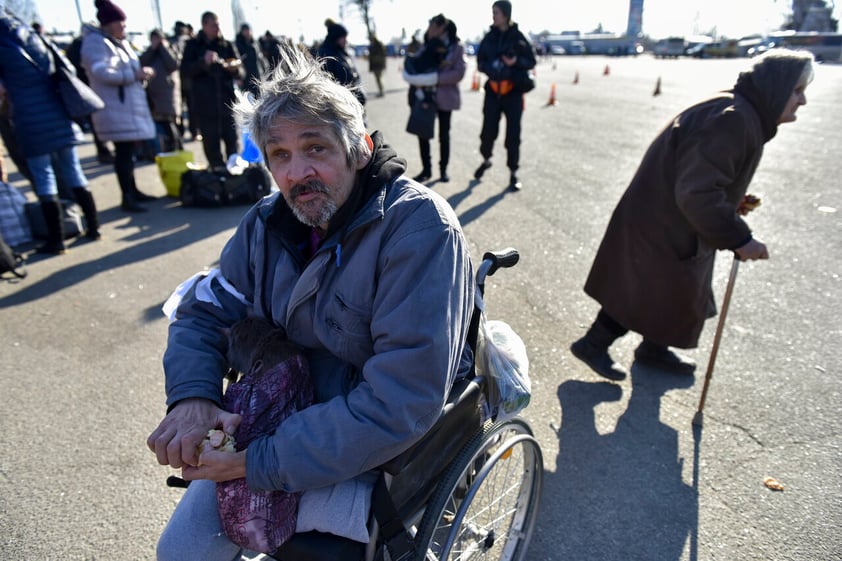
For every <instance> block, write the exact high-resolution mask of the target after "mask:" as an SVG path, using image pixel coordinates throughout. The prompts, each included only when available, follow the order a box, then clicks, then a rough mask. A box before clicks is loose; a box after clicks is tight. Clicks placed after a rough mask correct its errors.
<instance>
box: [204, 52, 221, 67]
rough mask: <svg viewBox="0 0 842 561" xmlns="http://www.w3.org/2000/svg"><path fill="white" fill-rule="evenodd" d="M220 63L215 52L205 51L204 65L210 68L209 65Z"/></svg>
mask: <svg viewBox="0 0 842 561" xmlns="http://www.w3.org/2000/svg"><path fill="white" fill-rule="evenodd" d="M217 62H220V60H219V54H217V52H216V51H205V64H207V65H208V66H210V65H211V64H214V63H217Z"/></svg>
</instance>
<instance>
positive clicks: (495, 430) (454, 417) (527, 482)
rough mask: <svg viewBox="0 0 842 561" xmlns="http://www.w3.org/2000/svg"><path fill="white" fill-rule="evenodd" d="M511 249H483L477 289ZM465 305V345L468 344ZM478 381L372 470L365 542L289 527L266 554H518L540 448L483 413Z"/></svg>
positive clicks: (525, 428)
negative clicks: (278, 545) (412, 441)
mask: <svg viewBox="0 0 842 561" xmlns="http://www.w3.org/2000/svg"><path fill="white" fill-rule="evenodd" d="M518 259H519V255H518V253H517V251H516V250H514V249H507V250H503V251H500V252H489V253H486V254H485V255H484V256H483V261H482V263H481V264H480V266H479V267H478V269H477V289H478V291H479V293H480V295H481V294H483V293H484V290H485V278H486V277H487V276H489V275H493V274H494V273H495V272H496V271H497V270H498V269H500V268H507V267H512V266H514V265H515V264H516V263H517V261H518ZM480 318H481V313H480V311H479V309H477V308H475V310H474V313H473V317H472V321H471V328H470V331H469V337H468V339H469V344H470V345H471V346H472V348H473V349H475V348H476V340H477V332H478V329H479V323H480ZM486 384H487V381H486V380H485V379H484V378H483V377H482V376H477V375H475V374H472V375H470V376H468V377H467V378H466V379H463V380H460V381H459V382H457V383H456V384H455V385H454V387H453V388H452V390H451V392H450V396H449V398H448V401H447V404H446V406H445V409H444V412H443V414H442V415H441V417H440V418H439V420H438V421H437V422H436V423H435V425H434V426H433V428H432V429H431V430H430V431H429V432H428V433H427V434H426V435H425V436H424V438H422V439H421V441H419V442H418V443H416V444H415V445H413V446H412V447H411V448H410V449H408V450H406V451H405V452H404V453H402V454H401V455H400V456H398V457H397V458H395V459H393V460H391V461H390V462H388V463H387V464H384V465H383V466H381V468H380V475H379V478H378V482H377V484H376V485H375V489H374V493H373V496H372V516H371V517H370V518H371V520H370V522H369V539H370V541H369V543H368V544H362V543H359V542H354V541H352V540H349V539H346V538H341V537H338V536H333V535H331V534H324V533H319V532H307V533H302V534H295V535H294V536H293V537H292V538H291V539H290V540H289V541H287V542H286V543H285V544H284V545H282V546H281V548H280V549H279V550H278V551H276V552H274V553H273V554H272V556H271V558H273V559H277V560H279V561H445V560H452V561H457V560H458V561H464V560H468V559H473V560H501V561H522V560H523V559H525V558H526V549H527V547H528V545H529V540H530V538H531V536H532V531H533V528H534V526H535V520H536V516H537V512H538V501H539V497H540V494H541V485H542V480H543V459H542V455H541V447H540V445H539V444H538V441H537V440H536V439H535V438H534V436H533V434H532V431H531V429H530V427H529V425H528V424H527V423H526V422H525V421H523V420H521V419H519V418H514V419H510V420H506V421H494V420H492V419H488V420H485V421H483V413H482V411H483V406H484V400H485V396H486Z"/></svg>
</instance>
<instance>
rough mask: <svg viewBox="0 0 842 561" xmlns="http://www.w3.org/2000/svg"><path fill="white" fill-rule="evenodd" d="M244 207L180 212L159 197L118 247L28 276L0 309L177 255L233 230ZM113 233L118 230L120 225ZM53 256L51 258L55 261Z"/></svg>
mask: <svg viewBox="0 0 842 561" xmlns="http://www.w3.org/2000/svg"><path fill="white" fill-rule="evenodd" d="M167 205H168V206H167ZM248 208H249V207H248V206H231V207H222V208H183V207H181V205H180V204H178V203H176V202H175V201H174V199H167V198H164V199H159V200H158V201H156V202H155V203H152V204H150V205H149V212H147V213H143V214H138V215H131V221H132V222H135V221H137V222H139V223H142V224H143V229H142V230H141V231H140V232H138V233H136V234H132V235H130V236H127V237H125V238H123V239H122V240H121V244H120V246H119V249H117V250H116V251H112V252H111V253H106V254H103V255H100V256H99V257H98V258H95V259H92V260H89V261H85V262H81V263H75V264H72V265H69V266H67V267H64V268H62V269H60V270H57V271H55V272H54V273H52V274H50V275H48V276H46V277H44V278H41V279H38V280H37V281H35V279H34V278H33V277H32V276H31V275H30V276H29V277H28V278H27V284H28V286H26V287H25V288H23V289H21V290H19V291H17V292H14V293H12V294H9V295H8V296H6V297H4V298H0V309H3V308H7V307H11V306H16V305H20V304H25V303H28V302H32V301H34V300H38V299H39V298H43V297H45V296H48V295H50V294H53V293H55V292H57V291H59V290H62V289H64V288H67V287H69V286H72V285H74V284H78V283H80V282H83V281H85V280H87V279H89V278H92V277H94V276H96V275H98V274H100V273H103V272H104V271H108V270H111V269H115V268H119V267H124V266H126V265H131V264H133V263H139V262H141V261H146V260H149V259H151V258H154V257H158V256H161V255H164V254H166V253H169V252H173V251H179V250H181V249H183V248H185V247H187V246H189V245H191V244H193V243H195V242H197V241H200V240H203V239H205V238H208V237H210V236H213V235H216V234H217V233H219V232H221V231H223V230H226V229H228V228H233V227H234V226H236V225H237V223H238V222H239V221H240V218H242V216H243V214H244V213H245V212H246V211H247V210H248ZM118 212H119V211H118V210H117V209H106V210H104V211H103V212H102V213H101V218H103V219H104V220H102V221H103V223H105V222H108V221H110V220H111V219H115V218H116V215H117V213H118ZM121 216H122V217H123V218H125V216H126V215H125V214H122V213H121ZM117 229H118V230H119V229H120V227H118V228H117ZM109 234H110V235H117V234H116V233H115V234H111V233H110V232H109V233H108V234H106V235H109ZM162 234H166V235H162ZM68 241H70V240H68ZM122 242H125V243H122ZM73 243H79V242H72V243H71V245H70V247H71V248H72V245H73ZM91 243H99V242H91ZM52 258H53V259H55V257H52ZM38 259H39V257H38V256H36V255H35V254H32V260H33V261H37V260H38ZM58 259H60V257H58Z"/></svg>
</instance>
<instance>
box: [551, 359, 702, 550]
mask: <svg viewBox="0 0 842 561" xmlns="http://www.w3.org/2000/svg"><path fill="white" fill-rule="evenodd" d="M631 382H632V394H631V397H630V399H629V403H628V408H627V409H626V411H625V412H624V413H623V414H622V415H621V417H620V418H619V420H618V422H617V425H616V428H615V430H614V432H612V433H608V434H604V435H602V434H599V433H598V432H597V429H596V424H595V412H594V407H595V406H596V405H598V404H600V403H602V402H609V401H618V400H619V399H620V398H621V395H622V389H621V388H620V386H617V385H615V384H611V383H608V382H593V383H590V382H583V381H578V380H571V381H567V382H564V383H562V384H561V386H559V389H558V397H559V401H560V402H561V408H562V421H563V422H562V427H561V429H560V430H559V434H558V437H559V455H558V457H557V461H556V470H555V472H554V473H547V474H546V475H547V477H546V479H545V486H544V492H543V496H542V508H541V510H542V513H541V515H540V516H539V528H538V531H537V532H536V536H535V539H536V540H540V541H546V542H547V543H546V544H545V546H544V547H546V548H547V549H546V550H547V551H553V552H555V553H556V555H555V556H554V558H555V559H577V560H579V561H584V560H593V561H632V560H640V561H644V560H645V561H654V560H658V561H670V560H678V559H680V558H681V555H682V552H683V551H684V550H685V547H689V548H690V560H691V561H695V559H696V556H697V555H696V551H695V547H696V537H697V536H696V532H697V526H698V493H697V489H694V487H693V486H692V485H687V484H685V483H684V481H683V480H682V470H683V463H684V459H683V458H679V457H678V450H679V449H678V433H677V431H675V430H674V429H673V428H671V427H669V426H667V425H665V424H663V423H661V422H660V420H659V413H660V402H661V397H663V395H664V394H665V393H666V392H667V391H669V390H672V389H679V388H687V387H690V386H691V385H692V383H693V379H692V377H690V376H684V377H677V376H668V375H664V374H660V373H658V372H653V371H651V370H648V369H644V368H642V367H638V366H633V367H632V371H631ZM694 473H695V466H694ZM688 544H689V545H688Z"/></svg>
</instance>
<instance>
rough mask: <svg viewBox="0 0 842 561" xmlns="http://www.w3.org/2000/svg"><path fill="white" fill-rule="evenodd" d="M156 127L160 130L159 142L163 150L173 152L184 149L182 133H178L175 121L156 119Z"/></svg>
mask: <svg viewBox="0 0 842 561" xmlns="http://www.w3.org/2000/svg"><path fill="white" fill-rule="evenodd" d="M155 128H156V130H157V131H158V143H159V144H160V147H161V152H172V151H174V150H183V149H184V146H183V145H182V143H181V135H180V134H178V130H177V129H176V126H175V123H174V122H172V121H155Z"/></svg>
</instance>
